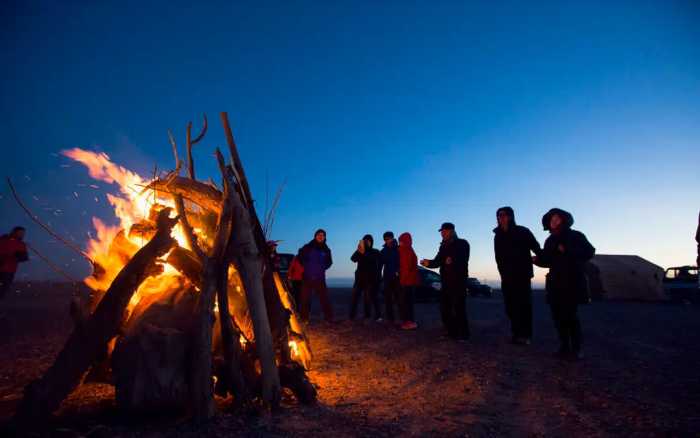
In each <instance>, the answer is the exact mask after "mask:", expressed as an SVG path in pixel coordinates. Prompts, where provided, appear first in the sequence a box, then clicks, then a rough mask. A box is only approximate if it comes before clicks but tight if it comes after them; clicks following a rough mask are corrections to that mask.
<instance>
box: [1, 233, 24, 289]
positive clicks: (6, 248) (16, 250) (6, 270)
mask: <svg viewBox="0 0 700 438" xmlns="http://www.w3.org/2000/svg"><path fill="white" fill-rule="evenodd" d="M24 233H25V230H24V228H22V227H14V228H13V229H12V231H10V234H5V235H3V236H0V299H3V298H5V295H6V294H7V292H8V291H9V290H10V287H11V286H12V281H13V280H14V278H15V273H16V272H17V265H18V264H19V263H22V262H26V261H27V260H29V255H28V254H27V245H25V244H24V242H23V241H22V240H24Z"/></svg>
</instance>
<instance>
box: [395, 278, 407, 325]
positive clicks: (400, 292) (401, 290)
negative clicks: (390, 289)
mask: <svg viewBox="0 0 700 438" xmlns="http://www.w3.org/2000/svg"><path fill="white" fill-rule="evenodd" d="M406 289H407V288H405V287H402V286H401V284H400V283H398V284H397V288H396V297H397V301H398V302H399V319H400V320H401V321H402V322H405V321H409V317H408V303H407V300H406V293H407V290H406Z"/></svg>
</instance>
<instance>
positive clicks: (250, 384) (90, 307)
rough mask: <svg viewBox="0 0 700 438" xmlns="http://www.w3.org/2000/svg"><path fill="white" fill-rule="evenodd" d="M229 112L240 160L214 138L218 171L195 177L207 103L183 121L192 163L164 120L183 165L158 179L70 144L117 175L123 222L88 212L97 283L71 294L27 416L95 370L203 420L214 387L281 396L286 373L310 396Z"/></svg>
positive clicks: (304, 344) (302, 342) (48, 407)
mask: <svg viewBox="0 0 700 438" xmlns="http://www.w3.org/2000/svg"><path fill="white" fill-rule="evenodd" d="M221 121H222V124H223V128H224V132H225V134H226V140H227V143H228V146H229V148H228V149H229V153H230V160H231V163H230V164H227V163H226V162H225V159H224V157H223V155H222V153H221V151H220V150H219V149H217V150H216V159H217V162H218V167H219V170H220V173H221V184H220V185H216V184H214V183H212V182H201V181H198V180H197V179H196V178H195V167H194V161H193V158H192V147H193V146H194V145H195V144H196V143H198V142H199V141H200V140H202V138H203V137H204V135H205V134H206V132H207V119H206V116H204V124H203V127H202V130H201V133H200V134H199V135H198V136H197V137H196V138H194V139H193V138H192V136H191V129H192V124H191V123H189V124H188V125H187V131H186V132H187V137H186V141H185V145H186V152H187V159H186V163H183V161H182V160H181V159H180V158H179V154H178V147H177V144H176V142H175V139H174V138H173V136H172V134H171V133H170V132H168V135H169V139H170V143H171V145H172V148H173V153H174V156H175V169H174V170H173V171H171V172H168V173H167V174H163V175H154V176H153V177H152V178H150V179H149V178H144V177H142V176H140V175H138V174H137V173H135V172H132V171H130V170H128V169H125V168H123V167H121V166H118V165H116V164H114V163H112V162H111V161H110V158H109V157H108V156H107V155H106V154H104V153H95V152H90V151H85V150H82V149H78V148H76V149H71V150H67V151H64V155H66V156H68V157H70V158H71V159H73V160H76V161H78V162H80V163H82V164H84V165H85V166H86V167H87V169H88V171H89V174H90V176H91V177H92V178H94V179H97V180H100V181H103V182H106V183H109V184H115V185H116V186H118V188H119V194H116V195H108V199H109V202H110V204H111V205H112V206H113V207H114V213H115V215H116V217H117V218H118V220H119V226H116V227H110V226H107V225H105V224H104V223H103V222H102V221H100V220H99V219H96V218H93V224H94V226H95V228H96V231H97V233H96V237H95V238H94V239H92V240H90V242H89V243H88V249H87V251H86V253H87V256H88V257H89V259H90V260H91V261H92V264H93V273H92V275H90V276H89V277H88V278H86V279H85V283H86V284H87V285H88V286H89V288H90V290H91V295H90V297H89V299H83V300H79V301H76V302H74V304H73V306H72V314H73V317H74V320H75V328H74V331H73V333H72V334H71V336H70V337H69V339H68V341H67V342H66V344H65V346H64V348H63V350H62V351H61V352H60V353H59V355H58V357H57V358H56V360H55V362H54V364H53V365H52V366H51V367H50V368H49V369H48V371H47V372H46V373H45V374H44V376H43V377H41V378H40V379H38V380H36V381H34V382H32V383H31V384H30V385H28V386H27V388H25V394H24V399H23V400H22V403H21V404H20V406H19V409H18V411H17V414H16V419H17V420H18V421H19V422H21V423H22V424H31V423H33V424H36V422H37V421H38V420H39V421H41V420H42V419H46V418H47V417H48V416H49V415H50V414H51V413H52V412H54V411H55V410H56V409H57V408H58V407H59V405H60V403H61V402H62V401H63V400H64V399H65V398H66V397H67V396H68V395H69V394H70V393H71V392H72V391H73V390H75V389H76V388H77V387H78V386H79V385H80V384H81V383H82V382H84V380H85V379H86V376H92V378H94V379H97V380H102V381H107V382H109V383H112V384H113V385H114V386H115V397H116V403H117V406H118V407H120V408H122V409H124V410H127V411H129V412H153V411H157V412H163V411H170V410H172V411H174V412H175V411H177V412H189V413H190V414H191V415H192V416H193V418H194V419H195V420H199V421H201V420H206V419H208V418H210V417H211V416H212V415H214V413H215V406H216V404H215V403H214V394H217V395H219V396H221V397H232V398H233V404H234V405H236V406H243V405H247V404H250V403H253V402H255V401H256V400H258V401H261V402H262V404H263V405H264V406H267V407H272V408H274V407H275V406H277V405H278V404H279V402H280V398H281V391H282V388H283V387H286V388H288V389H289V390H291V392H293V394H294V395H295V396H296V397H297V399H298V400H299V401H300V402H303V403H310V402H313V401H315V398H316V391H315V388H314V387H313V385H312V384H311V383H310V382H309V380H308V379H307V377H306V370H308V369H309V367H310V364H311V349H310V345H309V341H308V338H307V336H306V333H305V331H304V327H303V325H302V324H301V323H300V320H299V318H298V316H297V313H296V311H295V303H294V302H293V300H292V298H291V295H290V293H289V290H288V287H287V284H286V282H285V281H283V280H282V279H281V278H280V276H279V274H278V273H277V272H274V271H273V266H272V263H271V259H270V257H269V255H270V254H269V250H268V247H267V245H266V236H265V235H264V233H263V228H262V227H261V224H260V221H259V219H258V216H257V214H256V211H255V207H254V203H253V198H252V196H251V191H250V188H249V186H248V181H247V179H246V176H245V172H244V169H243V166H242V164H241V160H240V158H239V155H238V151H237V147H236V144H235V141H234V138H233V135H232V133H231V129H230V126H229V123H228V119H227V116H226V113H221ZM185 164H186V170H187V175H186V176H182V175H181V173H182V169H183V167H184V165H185Z"/></svg>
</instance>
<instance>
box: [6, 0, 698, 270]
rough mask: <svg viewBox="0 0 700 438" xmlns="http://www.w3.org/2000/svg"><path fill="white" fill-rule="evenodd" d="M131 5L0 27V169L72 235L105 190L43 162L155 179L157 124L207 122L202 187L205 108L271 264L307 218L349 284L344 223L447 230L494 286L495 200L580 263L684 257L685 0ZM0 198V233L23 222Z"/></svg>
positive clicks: (63, 254) (18, 18)
mask: <svg viewBox="0 0 700 438" xmlns="http://www.w3.org/2000/svg"><path fill="white" fill-rule="evenodd" d="M81 3H85V4H81ZM88 3H89V4H88ZM141 3H142V2H123V1H120V2H53V1H49V2H43V1H21V2H16V3H14V4H12V3H10V4H7V5H5V8H4V11H3V14H2V17H1V18H0V20H1V22H0V29H1V30H0V35H1V39H0V40H1V42H0V51H1V54H2V60H3V68H2V69H1V70H0V87H1V88H0V96H2V98H1V103H0V105H1V107H0V108H1V109H2V117H1V118H0V127H1V129H0V132H2V143H3V160H2V163H1V164H0V166H1V169H0V174H2V175H9V176H12V177H13V178H14V180H15V181H16V183H17V185H18V188H19V190H20V191H21V192H22V193H23V194H24V196H25V198H27V200H28V202H30V203H31V205H32V206H33V207H34V208H35V209H36V210H37V212H38V213H40V214H41V215H42V216H44V217H45V218H46V219H47V220H51V221H52V225H53V226H55V228H57V229H58V230H59V231H62V232H64V233H66V234H70V235H71V236H72V237H73V238H75V239H76V240H77V241H79V242H81V243H84V241H85V239H86V236H85V231H86V230H88V229H89V227H90V217H91V216H92V215H96V216H99V217H101V218H102V219H104V220H106V221H110V217H111V213H110V209H109V208H107V206H106V200H105V198H104V192H105V191H106V190H109V189H110V188H109V187H108V186H107V185H105V184H100V189H99V190H94V189H89V188H85V187H81V186H78V184H85V183H90V181H89V177H88V176H87V172H86V170H85V169H84V168H82V167H81V166H79V165H76V164H71V163H69V161H68V160H67V159H66V158H64V157H60V156H58V155H57V153H58V152H59V151H60V150H62V149H65V148H68V147H76V146H79V147H83V148H90V149H95V150H101V151H105V152H107V153H108V154H109V155H110V156H111V157H112V158H113V159H114V161H116V162H118V163H120V164H122V165H125V166H127V167H129V168H132V169H134V170H136V171H138V172H140V173H142V174H148V173H149V172H151V171H152V169H153V166H154V165H156V164H157V165H158V166H159V168H168V167H172V161H173V160H172V157H171V154H170V149H169V145H168V143H167V136H166V130H167V129H168V128H171V129H173V130H174V131H175V133H176V135H177V136H178V138H179V139H180V143H181V144H182V143H183V139H184V127H185V125H186V123H187V121H188V120H193V121H194V123H195V130H196V129H198V125H199V121H200V117H201V113H202V112H207V113H208V115H209V118H210V121H211V122H212V123H211V126H210V130H209V134H208V135H207V137H206V138H205V141H203V143H202V144H200V145H198V146H197V147H196V160H197V164H198V170H199V174H200V175H202V176H213V177H216V176H217V174H216V168H215V162H214V160H213V158H211V154H212V151H213V149H214V147H216V146H224V145H225V142H224V137H223V133H222V130H221V127H220V124H219V122H218V112H219V111H228V112H229V116H230V119H231V121H232V123H233V127H234V134H235V135H236V138H237V140H238V143H239V147H240V150H241V154H242V157H243V160H244V164H245V166H246V169H247V171H248V174H249V177H250V180H251V183H252V186H253V191H254V194H255V196H256V197H257V201H258V209H259V211H260V212H261V214H262V210H263V209H264V200H265V195H266V186H267V191H268V192H269V193H270V196H272V194H274V191H275V190H276V188H277V186H278V185H279V184H280V183H281V182H282V180H283V179H284V178H285V177H286V178H288V184H287V189H286V190H285V192H284V195H283V198H282V202H281V205H280V209H279V211H278V214H277V219H276V225H275V228H274V230H273V231H274V232H273V237H274V238H277V239H282V240H284V242H283V244H282V248H281V250H283V251H294V250H296V249H297V248H298V247H299V246H300V245H301V244H303V243H304V242H305V241H307V240H309V239H310V238H311V237H312V236H311V235H312V233H313V231H314V230H315V229H316V228H317V227H323V228H326V229H327V230H328V240H329V244H330V246H331V248H332V249H333V251H334V256H335V259H336V264H335V265H334V267H333V268H332V269H331V271H330V272H329V276H331V277H349V276H350V275H351V273H352V271H353V270H354V267H353V265H352V264H351V263H350V261H349V257H350V255H351V253H352V250H353V249H354V247H355V245H356V242H357V240H358V239H359V238H360V237H361V236H362V235H363V234H364V233H366V232H370V233H372V234H374V235H375V238H376V239H377V240H380V237H381V233H382V232H383V231H385V230H387V229H391V230H394V231H395V232H396V233H399V232H402V231H411V232H412V233H413V234H414V240H415V243H416V245H415V246H416V250H417V252H418V255H419V257H432V256H433V255H434V254H435V251H436V249H437V246H438V243H439V234H438V233H437V228H438V226H439V224H440V223H441V222H442V221H445V220H450V221H452V222H454V223H455V224H456V225H457V228H458V232H459V233H460V234H461V235H462V236H463V237H466V238H467V239H468V240H469V241H470V242H471V244H472V262H471V270H472V272H473V273H474V274H475V275H476V276H478V277H480V278H482V279H489V280H493V279H497V274H496V270H495V263H494V261H493V250H492V233H491V229H492V228H493V226H494V223H495V216H494V215H495V210H496V208H498V207H499V206H501V205H511V206H513V207H514V208H515V209H516V214H517V218H518V220H519V222H520V223H522V224H524V225H527V226H529V227H531V228H532V230H533V231H534V232H535V234H536V236H538V238H540V239H541V240H543V239H544V238H545V237H546V235H545V234H544V232H543V231H542V229H541V226H540V225H539V223H540V217H541V215H542V214H543V213H544V212H545V211H546V210H547V209H549V208H550V207H553V206H558V207H561V208H565V209H568V210H570V211H571V212H572V213H573V214H574V217H575V218H576V227H577V228H579V229H580V230H582V231H584V232H585V233H587V235H588V237H589V239H590V240H591V242H592V243H593V244H594V245H595V246H596V247H597V248H598V251H599V252H600V253H626V254H639V255H642V256H644V257H646V258H648V259H650V260H652V261H654V262H656V263H658V264H660V265H662V266H669V265H673V264H686V263H691V262H692V261H693V258H694V250H695V248H694V242H693V235H694V229H695V220H696V218H697V212H698V208H699V207H700V199H699V196H698V187H700V172H699V171H698V169H699V168H698V151H700V147H699V144H698V143H699V142H700V26H698V23H699V22H700V6H698V3H697V2H692V1H688V2H673V1H657V2H644V1H632V2H592V1H585V2H577V3H574V2H566V4H564V3H565V2H481V3H472V2H466V1H458V2H428V1H420V2H358V1H354V2H291V1H284V2H277V3H266V2H265V3H263V2H249V3H240V2H220V3H218V4H215V3H214V2H207V3H208V4H209V5H208V6H200V5H197V6H194V5H193V3H192V2H172V1H170V2H162V3H160V4H158V2H147V3H150V5H148V6H144V5H142V4H141ZM436 3H437V4H436ZM493 3H498V4H497V5H494V4H493ZM261 5H262V6H261ZM67 166H70V167H67ZM74 191H75V192H77V193H78V198H76V197H75V196H74V195H73V192H74ZM2 196H3V198H2V199H0V211H1V212H2V213H1V216H0V227H2V228H3V229H7V228H9V227H11V226H12V225H14V224H16V223H23V224H26V223H28V221H27V220H26V218H25V217H24V216H22V213H21V212H19V210H18V209H17V207H16V205H15V204H14V203H13V202H12V201H11V200H10V199H8V195H7V190H6V188H5V187H3V188H2ZM32 196H36V198H33V197H32ZM95 196H98V200H99V202H98V203H96V202H95V201H94V197H95ZM52 209H53V210H52ZM55 209H60V210H61V211H60V212H56V211H55ZM112 221H113V220H112ZM28 228H29V230H30V234H29V236H28V240H29V241H30V242H32V243H33V244H34V245H35V246H37V247H38V248H40V249H42V250H43V251H45V252H47V253H49V254H51V256H52V257H54V258H55V259H56V260H60V261H61V263H67V264H69V265H70V269H71V270H72V272H76V273H81V274H84V273H86V272H87V269H86V267H85V266H84V265H83V264H82V263H81V262H79V261H77V262H72V261H71V256H69V255H68V253H67V251H65V250H64V249H62V248H60V247H59V246H58V245H56V244H55V243H51V242H50V239H49V238H48V236H47V235H46V234H44V233H42V232H41V231H39V230H38V229H37V228H36V227H34V226H31V225H29V226H28ZM22 272H23V274H26V275H28V276H30V277H36V276H42V275H45V274H46V273H47V272H48V270H47V268H46V267H45V266H43V265H42V264H41V262H39V261H34V262H32V263H30V264H27V265H24V266H22ZM538 275H541V272H540V273H539V274H538Z"/></svg>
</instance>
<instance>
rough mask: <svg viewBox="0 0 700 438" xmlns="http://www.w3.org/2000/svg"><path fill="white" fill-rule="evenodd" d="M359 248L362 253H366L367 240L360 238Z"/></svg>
mask: <svg viewBox="0 0 700 438" xmlns="http://www.w3.org/2000/svg"><path fill="white" fill-rule="evenodd" d="M357 250H358V251H360V254H364V253H365V241H364V240H360V242H359V243H358V244H357Z"/></svg>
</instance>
